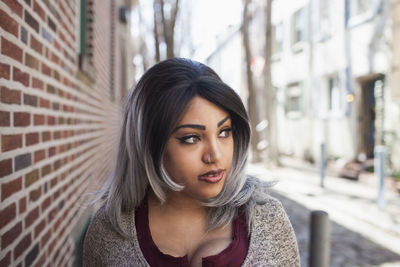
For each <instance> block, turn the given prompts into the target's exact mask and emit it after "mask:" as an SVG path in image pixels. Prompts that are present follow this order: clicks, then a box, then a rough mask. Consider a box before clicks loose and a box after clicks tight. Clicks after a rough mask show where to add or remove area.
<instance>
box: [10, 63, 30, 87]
mask: <svg viewBox="0 0 400 267" xmlns="http://www.w3.org/2000/svg"><path fill="white" fill-rule="evenodd" d="M13 80H14V81H16V82H20V83H22V84H23V85H25V86H29V74H28V73H27V72H23V71H21V70H20V69H18V68H16V67H13Z"/></svg>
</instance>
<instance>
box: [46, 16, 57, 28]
mask: <svg viewBox="0 0 400 267" xmlns="http://www.w3.org/2000/svg"><path fill="white" fill-rule="evenodd" d="M47 24H48V25H49V27H50V29H52V30H53V32H57V26H56V24H55V23H54V21H53V20H52V19H51V18H50V17H49V16H47Z"/></svg>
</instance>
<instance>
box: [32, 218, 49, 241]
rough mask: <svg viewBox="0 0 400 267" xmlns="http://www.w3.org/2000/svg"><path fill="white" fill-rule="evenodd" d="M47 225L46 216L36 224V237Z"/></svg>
mask: <svg viewBox="0 0 400 267" xmlns="http://www.w3.org/2000/svg"><path fill="white" fill-rule="evenodd" d="M45 226H46V218H44V219H43V220H42V221H41V222H40V223H39V224H37V225H36V226H35V231H34V238H35V239H36V238H37V237H38V236H39V235H40V233H41V232H42V231H43V229H44V227H45Z"/></svg>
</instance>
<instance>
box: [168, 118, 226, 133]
mask: <svg viewBox="0 0 400 267" xmlns="http://www.w3.org/2000/svg"><path fill="white" fill-rule="evenodd" d="M229 118H230V117H229V115H228V116H226V117H225V118H223V119H222V120H221V121H220V122H218V123H217V126H218V127H220V126H221V125H222V124H224V122H226V121H227V120H228V119H229ZM180 128H193V129H199V130H203V131H204V130H205V129H206V126H204V125H200V124H182V125H179V126H178V127H176V128H175V129H174V130H173V131H172V132H176V131H177V130H178V129H180Z"/></svg>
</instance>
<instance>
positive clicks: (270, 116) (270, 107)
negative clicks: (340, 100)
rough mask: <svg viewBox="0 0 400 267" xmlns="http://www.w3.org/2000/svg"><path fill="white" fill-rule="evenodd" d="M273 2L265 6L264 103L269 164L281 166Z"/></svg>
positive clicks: (269, 1) (267, 2) (268, 2)
mask: <svg viewBox="0 0 400 267" xmlns="http://www.w3.org/2000/svg"><path fill="white" fill-rule="evenodd" d="M271 14H272V0H267V1H266V5H265V90H264V103H265V105H266V113H267V114H266V117H267V120H268V127H267V140H268V149H267V150H266V152H267V162H268V164H271V165H278V164H279V151H278V144H277V134H276V132H277V123H276V96H275V90H274V88H273V86H272V75H271V55H272V40H273V38H274V37H273V36H272V23H271Z"/></svg>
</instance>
